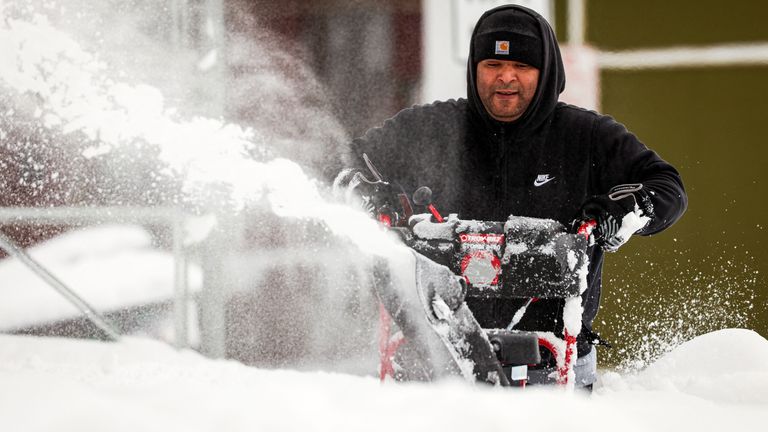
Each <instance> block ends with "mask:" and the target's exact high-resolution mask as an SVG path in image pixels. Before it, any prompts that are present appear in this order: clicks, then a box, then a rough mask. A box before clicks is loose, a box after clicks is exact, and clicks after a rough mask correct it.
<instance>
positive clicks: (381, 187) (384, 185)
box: [333, 154, 412, 226]
mask: <svg viewBox="0 0 768 432" xmlns="http://www.w3.org/2000/svg"><path fill="white" fill-rule="evenodd" d="M363 159H364V160H365V163H366V165H367V166H368V170H369V171H370V174H371V175H372V176H373V178H374V180H369V179H368V178H367V177H366V176H365V174H363V173H362V172H361V171H360V170H357V169H345V170H343V171H342V172H340V173H339V175H338V176H336V179H335V180H334V181H333V192H334V195H336V196H337V197H339V198H341V199H343V200H344V202H346V203H347V204H351V205H356V206H358V207H360V208H362V209H363V210H365V211H366V212H368V213H369V214H370V215H371V216H373V217H375V218H376V219H378V220H379V221H380V222H382V223H384V224H386V225H389V226H396V225H400V224H402V223H405V222H406V221H407V219H408V217H410V214H411V213H412V211H411V209H410V204H409V203H408V202H407V199H405V202H404V201H403V200H402V199H401V195H402V196H405V192H403V190H402V188H400V187H395V185H393V184H391V183H389V182H387V181H385V180H384V179H383V177H382V176H381V174H380V173H379V171H378V170H377V169H376V167H375V166H373V163H372V162H371V161H370V159H368V156H367V155H365V154H364V155H363Z"/></svg>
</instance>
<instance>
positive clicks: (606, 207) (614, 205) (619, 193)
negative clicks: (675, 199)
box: [581, 183, 653, 252]
mask: <svg viewBox="0 0 768 432" xmlns="http://www.w3.org/2000/svg"><path fill="white" fill-rule="evenodd" d="M581 218H582V220H590V219H594V220H595V222H597V226H596V227H595V229H594V231H593V234H594V238H595V242H596V243H597V244H598V245H599V246H600V247H601V248H603V250H605V251H606V252H616V251H617V250H618V249H619V247H621V245H623V244H624V243H626V242H627V241H628V240H629V238H630V237H631V236H632V234H635V233H637V232H640V231H642V230H643V228H645V227H646V226H647V225H648V224H649V223H650V221H651V220H652V219H653V202H652V201H651V197H650V195H649V194H648V192H647V190H646V189H645V188H643V185H642V184H640V183H635V184H623V185H618V186H614V187H613V188H611V190H610V191H608V193H607V194H605V195H596V196H593V197H591V198H590V199H588V200H587V201H586V202H585V203H584V204H583V205H582V206H581Z"/></svg>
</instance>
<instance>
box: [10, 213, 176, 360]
mask: <svg viewBox="0 0 768 432" xmlns="http://www.w3.org/2000/svg"><path fill="white" fill-rule="evenodd" d="M185 218H186V215H185V214H184V213H183V212H182V211H181V210H179V209H177V208H169V207H50V208H37V207H4V208H0V226H4V225H38V226H39V225H69V226H82V225H98V224H105V223H122V224H126V223H131V224H138V225H164V226H168V227H170V228H171V231H172V253H173V262H174V276H173V280H174V290H173V291H174V296H173V297H174V298H173V315H174V345H175V346H176V347H178V348H184V347H187V346H188V343H189V341H188V332H187V325H188V324H187V317H188V310H187V299H188V291H189V289H188V281H187V258H186V254H185V250H184V220H185ZM5 240H7V241H5V242H0V243H5V244H0V246H2V247H3V248H4V249H6V251H7V252H8V253H9V254H11V255H14V256H17V257H18V258H20V260H21V261H22V263H23V264H25V265H26V266H27V267H29V268H30V270H32V271H34V272H35V273H36V274H37V275H38V276H40V277H41V278H42V279H43V280H44V281H45V282H46V283H48V284H49V285H51V286H52V287H53V288H54V289H56V290H57V291H58V292H59V293H60V294H62V295H63V296H64V297H65V298H66V299H67V300H68V301H70V302H71V303H73V304H74V305H75V306H76V307H77V308H78V309H79V310H80V311H81V312H83V313H84V315H85V316H86V317H87V318H88V319H89V320H91V321H92V322H93V323H94V324H96V325H97V326H98V327H99V328H100V329H102V330H103V331H105V333H107V335H108V336H109V337H110V338H111V339H116V338H118V337H119V335H118V334H117V332H115V331H114V330H113V329H111V326H109V324H108V323H106V322H105V321H104V320H103V318H101V317H100V316H98V313H96V312H95V310H93V308H91V307H90V306H88V304H87V303H86V302H85V301H83V300H82V299H80V298H79V296H77V295H76V294H75V292H74V291H73V290H72V289H70V288H69V287H67V286H65V285H64V284H63V283H62V282H61V281H59V280H58V279H57V278H56V277H55V276H54V275H53V274H52V273H51V272H50V271H48V270H47V269H45V268H44V267H43V266H42V265H40V264H39V263H37V262H35V261H34V260H31V259H25V256H26V258H29V257H28V255H26V253H25V252H24V251H23V249H21V248H19V247H18V246H16V245H15V244H13V242H11V241H10V239H7V238H5ZM9 249H10V250H9Z"/></svg>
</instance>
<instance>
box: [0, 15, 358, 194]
mask: <svg viewBox="0 0 768 432" xmlns="http://www.w3.org/2000/svg"><path fill="white" fill-rule="evenodd" d="M164 4H165V2H159V1H153V0H133V1H129V2H118V1H106V2H93V1H85V0H83V1H75V2H71V1H68V2H66V3H65V2H61V3H57V2H36V1H21V2H18V3H15V4H14V6H13V7H11V6H5V7H4V8H3V10H2V13H3V15H2V23H0V32H2V42H0V44H2V45H1V46H0V47H1V52H2V53H3V57H4V59H5V60H4V62H3V64H2V65H0V88H1V89H2V90H3V91H2V93H0V95H2V98H1V99H0V106H1V107H2V110H0V112H1V114H2V115H1V117H2V123H0V130H2V131H3V132H2V134H3V136H5V137H7V138H11V139H6V140H3V141H4V142H6V144H5V146H6V147H8V148H7V150H6V152H8V153H14V152H17V151H18V150H19V148H21V147H25V148H29V147H31V146H34V147H37V150H36V151H35V152H34V153H36V154H41V153H43V154H44V153H46V152H47V153H50V154H52V156H51V158H50V159H56V166H55V167H52V166H51V165H54V163H53V162H52V161H50V160H49V161H42V163H41V164H38V165H47V168H48V169H49V170H50V171H58V172H66V173H68V175H67V176H66V178H64V177H63V176H59V177H56V178H48V179H46V180H45V181H42V182H41V184H40V185H38V187H37V189H44V188H46V189H51V186H55V185H67V184H68V182H67V180H69V181H70V182H71V181H76V182H78V183H81V184H88V183H90V184H92V185H93V186H92V189H94V191H93V192H92V193H91V195H92V196H91V197H88V198H83V197H78V198H80V201H86V202H87V201H90V202H91V203H93V202H99V201H100V198H101V199H102V200H103V198H104V197H103V196H101V197H100V196H98V195H99V194H100V193H101V194H102V195H107V194H108V192H110V190H109V189H118V190H116V191H112V192H113V194H114V195H118V196H119V197H120V198H116V199H112V201H113V202H114V201H117V203H118V204H120V203H123V202H124V201H128V202H129V203H130V202H134V203H135V202H136V201H139V202H140V203H146V202H150V203H155V202H157V201H161V200H162V201H165V202H167V201H171V202H174V201H179V200H181V199H182V198H183V199H187V200H190V197H193V198H194V200H197V201H203V198H204V197H206V195H211V194H213V195H215V196H214V197H213V198H214V202H213V203H209V204H211V205H213V206H214V207H218V206H220V205H221V203H220V202H219V201H217V200H221V199H223V197H222V196H221V195H226V198H227V199H229V200H231V201H232V203H233V204H235V206H236V207H242V206H243V205H245V204H247V203H248V202H256V201H258V200H259V198H260V193H259V192H260V191H261V186H262V185H261V183H260V180H261V179H262V178H263V177H262V176H260V175H259V174H258V173H257V172H255V171H258V170H259V169H260V168H261V166H260V165H258V164H255V163H254V160H256V161H262V162H263V161H265V160H268V159H272V158H274V157H275V156H282V157H286V158H289V159H291V160H293V161H295V162H298V163H300V164H301V165H302V167H303V168H304V169H309V170H310V171H311V172H312V173H314V174H320V173H321V172H322V170H323V169H324V167H326V166H329V165H335V161H336V160H337V156H338V152H337V151H336V146H339V145H342V144H343V143H345V142H346V140H347V137H346V134H345V133H344V131H343V130H342V128H341V126H340V125H339V123H338V122H337V121H336V120H335V119H334V118H333V116H332V115H330V114H329V111H328V110H327V109H326V106H325V105H324V96H323V91H322V88H321V86H320V85H319V84H318V83H317V81H316V80H315V79H314V77H313V76H312V74H311V72H310V71H309V69H308V68H307V67H306V66H305V65H303V64H302V63H301V62H300V61H299V60H298V59H296V58H292V57H291V56H290V55H289V53H290V51H289V50H285V49H274V47H275V45H276V44H279V41H277V40H276V39H275V38H273V37H271V36H268V35H266V36H262V37H261V39H260V40H256V41H254V40H249V41H244V40H242V38H238V37H233V38H232V39H233V40H232V41H230V42H228V44H227V50H228V53H229V56H230V58H226V59H224V58H223V54H221V53H219V55H215V56H212V54H211V53H212V52H213V51H215V48H216V47H215V46H214V48H211V49H205V48H199V47H198V48H197V49H191V48H185V46H184V45H179V42H178V41H177V42H176V44H175V45H174V44H172V43H171V41H170V39H173V38H172V37H171V36H170V35H169V34H168V33H169V32H170V31H171V30H169V28H171V27H172V26H171V24H172V23H171V22H170V21H171V18H170V15H169V12H168V9H167V8H166V7H164V6H163V5H164ZM198 39H200V40H198V43H199V44H200V45H204V42H205V37H204V36H201V35H198ZM219 48H220V47H219ZM212 50H213V51H212ZM214 57H215V58H214ZM224 60H227V61H228V62H229V63H226V62H225V61H224ZM214 66H215V67H214ZM225 66H227V67H230V66H231V67H232V68H234V69H237V70H238V71H239V72H238V73H236V74H228V72H227V73H225V72H221V71H225V69H226V68H225ZM216 68H218V69H217V70H219V73H218V75H217V74H215V73H214V72H212V70H214V69H216ZM225 112H226V113H232V114H233V115H234V117H235V118H236V119H237V121H238V123H240V125H238V124H234V123H228V122H226V121H223V120H220V118H221V117H222V115H223V114H225ZM24 125H26V126H27V127H26V128H24V127H23V126H24ZM12 141H15V142H13V143H12V144H13V145H12V144H11V142H12ZM51 147H55V149H51ZM37 157H38V158H39V156H37ZM148 160H149V161H148ZM65 161H70V162H65ZM83 165H85V166H87V167H91V166H95V167H96V168H94V170H95V171H99V173H98V174H99V175H100V176H101V177H103V179H101V180H100V181H97V180H94V179H90V178H89V177H93V175H94V173H89V174H90V175H84V174H83V175H81V176H79V177H78V173H77V171H78V168H80V170H81V171H82V166H83ZM137 178H140V179H141V180H142V181H138V180H137ZM179 179H183V180H184V181H185V183H184V185H183V186H184V188H185V195H183V196H182V197H180V196H177V195H176V192H175V189H174V188H176V187H177V185H176V184H175V183H176V182H177V181H178V180H179ZM286 180H288V181H290V179H286ZM129 186H130V187H129ZM73 194H74V192H71V191H70V195H73ZM150 194H153V195H154V199H152V198H147V197H146V195H150ZM135 195H142V196H143V199H138V198H136V197H135ZM67 198H69V199H63V201H67V202H72V201H77V199H74V198H73V197H71V196H69V197H67ZM53 203H54V204H55V203H56V201H54V202H53ZM45 204H49V203H45Z"/></svg>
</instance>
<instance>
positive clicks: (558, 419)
mask: <svg viewBox="0 0 768 432" xmlns="http://www.w3.org/2000/svg"><path fill="white" fill-rule="evenodd" d="M601 382H602V383H601V386H600V387H599V388H598V389H597V390H596V392H595V393H594V394H593V395H592V396H591V397H590V398H587V397H584V396H582V395H578V394H568V393H564V392H563V391H559V390H546V391H544V390H538V391H536V390H531V389H530V388H529V389H527V390H523V391H513V390H505V389H500V388H489V387H485V386H470V385H468V384H465V383H461V382H443V383H437V384H407V385H405V384H395V383H385V384H381V383H379V382H378V381H377V380H376V379H374V378H370V377H357V376H351V375H343V374H329V373H325V372H295V371H285V370H263V369H256V368H249V367H246V366H243V365H241V364H238V363H234V362H230V361H221V360H210V359H206V358H204V357H202V356H200V355H198V354H196V353H194V352H191V351H175V350H174V349H173V348H170V347H169V346H167V345H164V344H162V343H160V342H155V341H150V340H144V339H132V338H131V339H126V340H124V341H123V342H120V343H104V342H93V341H75V340H66V339H47V338H34V337H23V336H0V430H4V431H52V430H55V431H78V432H85V431H105V430H109V431H131V432H134V431H137V430H141V431H164V432H165V431H170V430H179V431H185V432H194V431H240V430H242V431H323V430H328V431H342V430H350V431H361V430H365V431H379V430H380V431H410V430H419V431H427V430H435V431H445V432H447V431H462V432H466V431H498V430H513V429H514V430H526V431H563V430H567V431H579V430H584V431H591V432H600V431H616V430H621V431H646V430H647V431H654V432H659V431H684V430H695V431H717V432H720V431H725V430H736V431H760V430H764V428H765V424H766V421H768V341H766V340H765V339H764V338H762V337H761V336H759V335H757V334H756V333H754V332H752V331H749V330H738V329H732V330H722V331H719V332H716V333H711V334H708V335H705V336H701V337H699V338H697V339H694V340H692V341H690V342H688V343H686V344H684V345H682V346H680V347H678V348H677V349H676V350H675V351H673V352H671V353H670V354H668V355H667V356H666V357H664V358H662V359H661V360H659V361H658V362H657V363H655V364H653V365H651V366H650V367H649V368H648V369H646V370H645V371H643V372H642V373H640V374H637V375H632V376H621V375H618V374H614V373H604V374H603V375H602V381H601Z"/></svg>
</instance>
